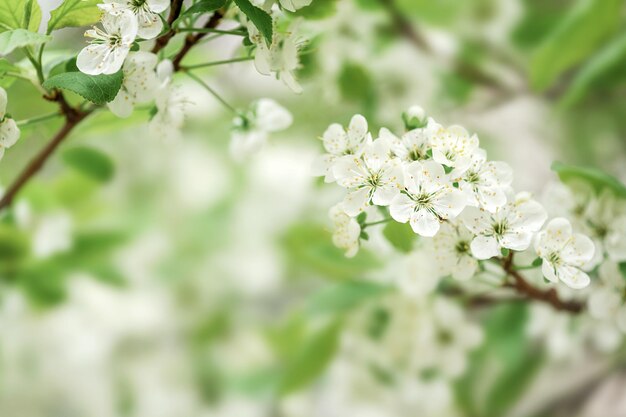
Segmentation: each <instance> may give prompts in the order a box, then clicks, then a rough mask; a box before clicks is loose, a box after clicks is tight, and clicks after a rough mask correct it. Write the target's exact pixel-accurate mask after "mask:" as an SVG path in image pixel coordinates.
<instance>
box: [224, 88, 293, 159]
mask: <svg viewBox="0 0 626 417" xmlns="http://www.w3.org/2000/svg"><path fill="white" fill-rule="evenodd" d="M292 122H293V117H292V116H291V113H289V111H288V110H287V109H285V108H284V107H282V106H281V105H280V104H278V103H277V102H276V101H274V100H272V99H269V98H262V99H259V100H257V101H256V102H254V103H253V104H252V105H251V108H250V110H249V111H248V112H247V113H246V114H245V115H243V116H238V117H236V118H235V120H234V122H233V124H234V129H233V132H232V134H231V141H230V153H231V155H233V157H234V158H236V159H239V160H241V159H244V158H245V157H247V156H249V155H251V154H253V153H255V152H257V151H258V150H259V149H260V148H261V147H262V146H263V145H264V144H265V142H266V141H267V137H268V136H269V134H270V133H273V132H279V131H281V130H285V129H287V128H288V127H289V126H291V123H292Z"/></svg>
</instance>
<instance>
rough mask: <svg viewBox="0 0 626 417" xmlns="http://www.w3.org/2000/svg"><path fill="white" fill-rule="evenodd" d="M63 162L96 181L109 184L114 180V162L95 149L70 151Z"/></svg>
mask: <svg viewBox="0 0 626 417" xmlns="http://www.w3.org/2000/svg"><path fill="white" fill-rule="evenodd" d="M63 161H64V162H65V163H66V164H67V165H68V166H70V167H72V168H74V169H77V170H78V171H80V172H82V173H83V174H85V175H87V176H88V177H90V178H93V179H94V180H96V181H100V182H107V181H109V180H110V179H111V178H113V172H114V167H113V162H112V161H111V159H110V158H109V157H108V156H107V155H106V154H104V153H102V152H101V151H99V150H96V149H94V148H88V147H85V146H80V147H75V148H71V149H68V150H67V151H65V152H64V153H63Z"/></svg>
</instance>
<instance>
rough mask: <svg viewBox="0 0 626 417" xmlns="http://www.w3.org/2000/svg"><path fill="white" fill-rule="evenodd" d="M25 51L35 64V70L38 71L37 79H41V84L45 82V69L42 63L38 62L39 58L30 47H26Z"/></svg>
mask: <svg viewBox="0 0 626 417" xmlns="http://www.w3.org/2000/svg"><path fill="white" fill-rule="evenodd" d="M24 53H25V54H26V58H28V60H29V61H30V63H31V64H33V67H34V68H35V71H37V79H38V80H39V84H43V82H44V76H43V69H42V68H41V63H39V62H37V60H36V59H35V57H34V56H33V54H32V53H31V51H30V50H29V49H28V48H24Z"/></svg>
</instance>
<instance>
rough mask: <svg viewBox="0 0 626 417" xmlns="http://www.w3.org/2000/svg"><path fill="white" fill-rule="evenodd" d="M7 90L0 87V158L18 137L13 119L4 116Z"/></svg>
mask: <svg viewBox="0 0 626 417" xmlns="http://www.w3.org/2000/svg"><path fill="white" fill-rule="evenodd" d="M7 102H8V98H7V92H6V91H5V90H4V88H2V87H0V159H2V157H3V156H4V150H5V149H8V148H10V147H11V146H13V145H15V143H16V142H17V140H18V139H19V138H20V129H19V128H18V127H17V124H16V123H15V120H13V119H11V118H10V117H6V110H7Z"/></svg>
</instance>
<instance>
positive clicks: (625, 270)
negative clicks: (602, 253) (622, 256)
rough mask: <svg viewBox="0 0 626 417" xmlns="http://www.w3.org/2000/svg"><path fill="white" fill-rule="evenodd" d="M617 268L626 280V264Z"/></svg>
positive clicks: (621, 263) (621, 264)
mask: <svg viewBox="0 0 626 417" xmlns="http://www.w3.org/2000/svg"><path fill="white" fill-rule="evenodd" d="M617 267H618V268H619V272H620V273H621V274H622V278H624V280H626V262H620V263H619V264H618V265H617Z"/></svg>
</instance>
